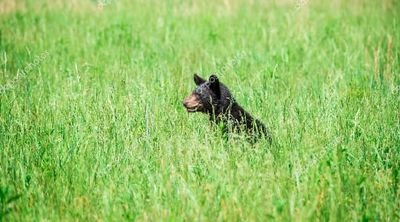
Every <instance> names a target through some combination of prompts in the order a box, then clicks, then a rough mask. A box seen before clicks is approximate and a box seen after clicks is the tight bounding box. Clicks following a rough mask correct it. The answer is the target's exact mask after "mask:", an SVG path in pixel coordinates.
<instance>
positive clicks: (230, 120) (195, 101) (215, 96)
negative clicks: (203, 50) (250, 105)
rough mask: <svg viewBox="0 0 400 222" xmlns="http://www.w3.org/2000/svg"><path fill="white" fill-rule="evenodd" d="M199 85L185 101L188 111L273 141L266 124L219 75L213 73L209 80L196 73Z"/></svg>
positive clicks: (233, 129)
mask: <svg viewBox="0 0 400 222" xmlns="http://www.w3.org/2000/svg"><path fill="white" fill-rule="evenodd" d="M194 82H195V83H196V85H197V87H196V89H195V90H194V91H193V92H192V94H191V95H189V96H188V97H187V98H186V99H185V100H184V101H183V105H184V106H185V107H186V109H187V110H188V112H202V113H206V114H208V115H209V118H210V121H212V122H215V123H217V124H219V123H223V124H224V125H225V126H228V130H230V131H242V130H245V131H246V132H247V133H248V134H249V135H251V137H252V138H258V137H260V136H264V137H265V138H266V139H267V140H268V141H269V142H271V135H270V133H269V131H268V129H267V128H266V127H265V126H264V124H263V123H262V122H261V121H259V120H258V119H255V118H253V117H252V116H251V115H250V114H249V113H248V112H246V111H245V110H244V109H243V108H242V107H241V106H240V105H239V104H238V103H237V102H236V101H235V99H234V98H233V96H232V94H231V92H230V91H229V89H228V88H227V87H226V86H225V85H224V84H222V83H221V82H220V81H219V79H218V77H217V76H215V75H211V76H210V77H209V79H208V81H207V80H205V79H203V78H201V77H200V76H198V75H197V74H194Z"/></svg>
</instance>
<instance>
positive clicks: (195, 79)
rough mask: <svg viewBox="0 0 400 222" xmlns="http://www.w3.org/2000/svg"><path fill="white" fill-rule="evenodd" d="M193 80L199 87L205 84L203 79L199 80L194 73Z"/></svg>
mask: <svg viewBox="0 0 400 222" xmlns="http://www.w3.org/2000/svg"><path fill="white" fill-rule="evenodd" d="M193 79H194V82H195V83H196V85H201V84H203V83H205V82H206V80H205V79H203V78H201V77H200V76H198V75H197V74H196V73H195V74H194V77H193Z"/></svg>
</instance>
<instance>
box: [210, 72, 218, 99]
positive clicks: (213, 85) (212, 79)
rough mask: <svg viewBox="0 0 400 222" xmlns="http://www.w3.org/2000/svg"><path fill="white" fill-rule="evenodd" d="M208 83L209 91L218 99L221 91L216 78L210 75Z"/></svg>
mask: <svg viewBox="0 0 400 222" xmlns="http://www.w3.org/2000/svg"><path fill="white" fill-rule="evenodd" d="M208 82H209V83H210V89H211V90H212V91H213V92H214V93H215V94H216V95H217V97H218V98H220V97H221V89H220V85H219V80H218V77H217V76H216V75H211V76H210V78H209V79H208Z"/></svg>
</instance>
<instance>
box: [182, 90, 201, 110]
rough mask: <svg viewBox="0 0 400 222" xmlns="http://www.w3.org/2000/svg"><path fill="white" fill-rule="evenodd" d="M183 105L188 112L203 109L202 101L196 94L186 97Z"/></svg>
mask: <svg viewBox="0 0 400 222" xmlns="http://www.w3.org/2000/svg"><path fill="white" fill-rule="evenodd" d="M182 103H183V106H185V108H186V110H187V111H188V112H196V111H199V109H200V108H201V107H202V105H201V103H200V99H199V98H198V96H197V95H196V94H191V95H190V96H188V97H186V99H184V100H183V102H182Z"/></svg>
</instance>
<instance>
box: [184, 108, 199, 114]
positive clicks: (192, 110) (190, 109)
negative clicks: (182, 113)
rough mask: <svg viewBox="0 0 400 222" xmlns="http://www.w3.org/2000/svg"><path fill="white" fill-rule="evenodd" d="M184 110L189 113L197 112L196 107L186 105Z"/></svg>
mask: <svg viewBox="0 0 400 222" xmlns="http://www.w3.org/2000/svg"><path fill="white" fill-rule="evenodd" d="M186 110H187V111H188V112H189V113H195V112H197V110H198V107H186Z"/></svg>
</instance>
